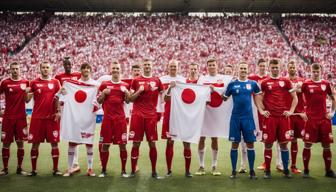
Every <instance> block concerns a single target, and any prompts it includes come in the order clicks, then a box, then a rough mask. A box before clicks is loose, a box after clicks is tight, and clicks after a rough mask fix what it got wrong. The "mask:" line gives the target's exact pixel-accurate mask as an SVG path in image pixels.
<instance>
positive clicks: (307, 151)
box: [302, 142, 313, 178]
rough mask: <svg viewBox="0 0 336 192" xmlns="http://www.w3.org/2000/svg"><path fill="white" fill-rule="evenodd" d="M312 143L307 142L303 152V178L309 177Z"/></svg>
mask: <svg viewBox="0 0 336 192" xmlns="http://www.w3.org/2000/svg"><path fill="white" fill-rule="evenodd" d="M312 145H313V144H312V143H308V142H305V143H304V148H303V151H302V160H303V166H304V170H303V177H304V178H308V177H309V161H310V156H311V147H312Z"/></svg>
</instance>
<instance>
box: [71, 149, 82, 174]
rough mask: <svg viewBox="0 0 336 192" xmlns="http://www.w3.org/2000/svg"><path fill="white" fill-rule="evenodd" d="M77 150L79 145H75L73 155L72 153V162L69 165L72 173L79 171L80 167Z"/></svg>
mask: <svg viewBox="0 0 336 192" xmlns="http://www.w3.org/2000/svg"><path fill="white" fill-rule="evenodd" d="M78 150H79V147H78V146H75V150H74V155H73V162H72V167H71V171H72V172H73V173H75V172H79V171H80V167H79V163H78V155H79V152H78Z"/></svg>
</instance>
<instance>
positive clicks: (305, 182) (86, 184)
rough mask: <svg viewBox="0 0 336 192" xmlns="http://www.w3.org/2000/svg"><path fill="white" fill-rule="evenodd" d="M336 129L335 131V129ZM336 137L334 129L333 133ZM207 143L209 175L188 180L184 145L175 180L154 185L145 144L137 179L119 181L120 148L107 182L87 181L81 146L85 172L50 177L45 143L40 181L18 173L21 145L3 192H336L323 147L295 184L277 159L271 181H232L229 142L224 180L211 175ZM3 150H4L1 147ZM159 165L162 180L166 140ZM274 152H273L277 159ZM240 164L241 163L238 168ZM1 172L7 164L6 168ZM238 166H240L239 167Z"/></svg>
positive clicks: (178, 150)
mask: <svg viewBox="0 0 336 192" xmlns="http://www.w3.org/2000/svg"><path fill="white" fill-rule="evenodd" d="M99 129H100V124H99V125H98V126H97V132H96V133H97V134H96V137H97V138H96V143H98V135H99ZM334 129H335V128H334ZM334 137H335V130H334ZM209 144H210V143H209V141H207V150H206V170H207V171H208V172H207V173H208V174H207V175H205V176H194V177H193V178H192V179H188V178H185V177H184V158H183V146H182V144H181V143H180V142H176V143H175V148H174V160H173V177H170V178H166V179H163V180H154V179H152V178H151V176H150V175H151V166H150V160H149V157H148V146H147V143H146V142H144V143H143V144H142V146H141V151H140V158H139V162H138V164H139V167H140V172H139V173H138V175H137V177H135V178H121V177H120V159H119V149H118V147H117V146H112V147H111V148H110V159H109V163H108V177H105V178H98V177H94V178H92V177H91V178H88V177H87V176H86V174H85V173H86V153H85V152H86V149H85V147H84V146H80V148H79V151H80V155H79V159H80V166H81V170H82V172H81V173H79V174H76V175H74V176H72V177H70V178H64V177H54V176H52V174H51V169H52V161H51V156H50V145H49V144H42V145H41V146H40V155H39V159H38V165H37V168H38V176H37V177H33V178H30V177H23V176H17V175H16V174H15V170H16V145H15V144H13V145H12V147H11V158H10V162H9V166H10V167H9V171H10V174H9V175H8V176H5V177H0V191H1V192H2V191H3V192H9V191H15V192H16V191H34V192H38V191H41V192H51V191H78V192H84V191H160V192H162V191H209V192H215V191H225V192H229V191H248V192H253V191H286V192H290V191H318V192H325V191H335V190H336V179H330V178H326V177H324V161H323V159H322V155H321V153H322V150H321V146H320V144H316V145H314V146H313V150H312V157H311V163H310V166H311V176H312V178H310V179H303V178H302V176H301V175H294V177H293V178H292V179H285V178H283V177H282V174H281V173H278V172H277V171H276V170H275V158H273V162H272V176H273V179H271V180H264V179H263V178H262V177H263V172H262V171H258V170H257V171H256V173H257V176H258V180H256V181H254V180H250V179H248V175H247V174H239V175H238V177H237V179H235V180H231V179H229V175H230V173H231V164H230V157H229V148H230V143H229V142H228V141H226V140H224V139H220V152H219V162H218V169H219V171H221V172H222V176H211V175H210V174H209V171H210V169H211V149H210V145H209ZM299 144H300V145H299V153H298V165H297V166H298V167H299V168H302V167H303V165H302V158H301V155H302V142H301V141H299ZM1 147H2V145H1ZM30 147H31V146H30V145H29V144H26V145H25V152H26V153H25V160H24V165H23V168H24V169H25V170H27V171H29V170H30V169H31V165H30ZM97 147H98V145H97V144H96V145H95V150H94V153H95V158H94V161H95V162H94V171H95V172H96V174H97V175H98V174H99V173H100V162H99V157H98V149H97ZM130 147H131V145H130V144H129V145H128V149H129V150H128V156H130ZM157 148H158V162H157V169H158V173H159V175H162V176H164V175H165V173H166V162H165V141H163V140H160V141H159V142H157ZM335 148H336V147H335V145H334V144H333V145H332V152H333V155H334V158H333V167H334V169H336V149H335ZM60 153H61V154H60V162H59V169H60V170H61V171H65V170H66V168H67V143H64V142H61V143H60ZM192 153H193V154H192V155H193V157H192V163H191V171H192V172H193V173H194V172H195V171H196V170H197V169H198V156H197V145H192ZM274 156H275V152H273V157H274ZM239 162H240V160H239V161H238V163H239ZM261 162H263V146H262V144H261V143H257V144H256V166H257V165H259V164H260V163H261ZM1 167H2V163H1ZM238 167H239V165H238ZM127 170H128V172H129V170H130V158H128V162H127Z"/></svg>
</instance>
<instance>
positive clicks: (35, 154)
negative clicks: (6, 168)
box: [28, 142, 40, 176]
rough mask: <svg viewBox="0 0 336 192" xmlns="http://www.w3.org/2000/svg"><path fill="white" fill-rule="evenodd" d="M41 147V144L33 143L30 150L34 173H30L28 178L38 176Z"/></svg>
mask: <svg viewBox="0 0 336 192" xmlns="http://www.w3.org/2000/svg"><path fill="white" fill-rule="evenodd" d="M39 146H40V143H37V142H36V143H33V144H32V148H31V150H30V159H31V166H32V171H31V172H30V173H28V176H36V175H37V172H36V163H37V158H38V156H39Z"/></svg>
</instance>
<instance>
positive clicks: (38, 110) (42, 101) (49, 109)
mask: <svg viewBox="0 0 336 192" xmlns="http://www.w3.org/2000/svg"><path fill="white" fill-rule="evenodd" d="M30 87H31V92H32V93H33V94H34V108H33V114H32V118H37V119H52V118H54V115H55V113H56V106H55V101H56V98H55V94H56V93H57V92H58V91H59V90H60V87H61V86H60V83H59V81H58V80H57V79H49V80H44V79H41V78H37V79H35V80H33V81H32V82H31V84H30Z"/></svg>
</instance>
